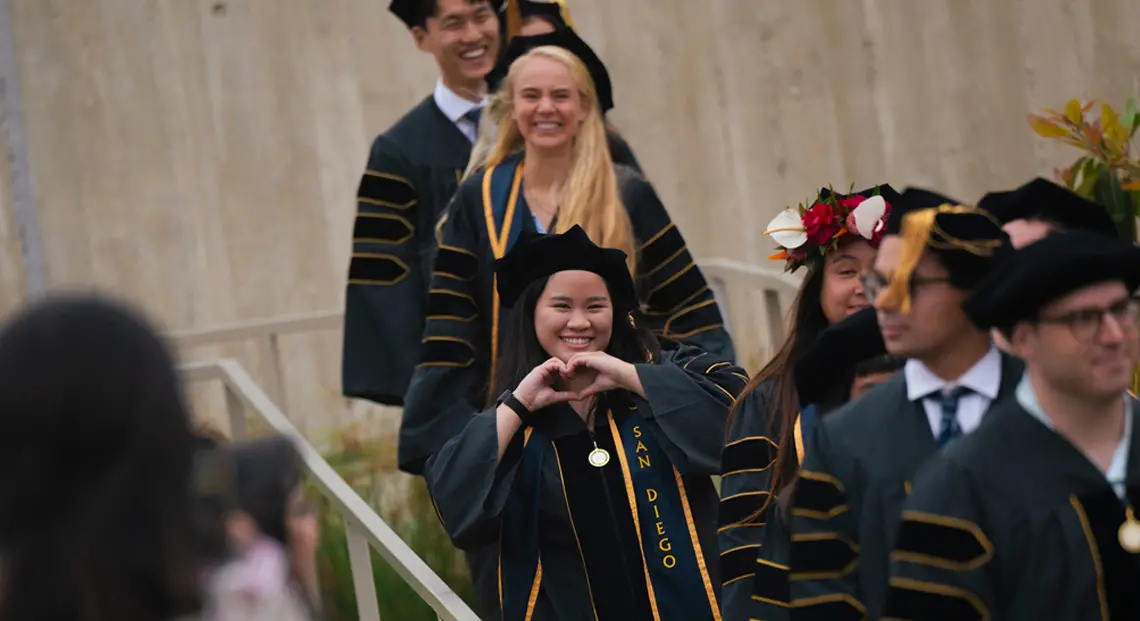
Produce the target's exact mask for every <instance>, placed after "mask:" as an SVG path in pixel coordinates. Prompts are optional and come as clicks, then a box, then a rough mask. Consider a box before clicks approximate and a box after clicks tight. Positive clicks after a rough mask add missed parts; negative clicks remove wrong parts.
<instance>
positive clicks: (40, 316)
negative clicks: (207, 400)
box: [0, 296, 213, 621]
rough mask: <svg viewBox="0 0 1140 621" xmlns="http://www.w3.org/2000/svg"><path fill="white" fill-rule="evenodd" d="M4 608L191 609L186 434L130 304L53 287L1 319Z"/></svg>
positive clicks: (51, 612) (49, 617) (4, 613)
mask: <svg viewBox="0 0 1140 621" xmlns="http://www.w3.org/2000/svg"><path fill="white" fill-rule="evenodd" d="M0 377H3V378H4V381H3V382H2V383H0V428H2V429H3V432H2V433H0V563H2V565H3V569H4V571H3V576H2V577H0V578H2V582H0V619H3V620H4V621H27V620H31V619H36V620H46V621H55V620H59V621H71V620H76V621H78V620H80V619H84V620H87V619H99V620H100V621H134V620H137V619H147V620H150V619H174V618H178V617H180V616H182V615H188V614H190V615H192V614H194V613H196V611H197V610H198V608H199V604H200V598H199V569H200V568H201V567H202V566H204V565H205V564H206V563H208V562H210V561H212V560H213V559H207V558H202V554H200V548H199V546H198V543H197V541H198V540H197V537H198V534H197V533H196V529H195V523H196V522H195V515H196V513H195V506H194V503H193V495H192V486H191V482H192V478H193V476H192V473H193V453H194V448H195V438H194V436H193V434H192V431H191V425H190V417H189V415H188V413H187V408H186V404H185V401H184V398H183V393H182V382H181V378H180V377H179V376H178V373H177V371H176V369H175V366H174V361H173V359H172V357H171V354H170V352H169V350H168V349H167V347H166V345H165V344H164V343H163V341H162V339H161V338H159V336H158V335H157V333H156V331H155V330H154V329H153V328H152V327H151V326H150V325H149V324H148V323H147V322H146V321H145V320H144V319H142V318H141V317H139V316H138V315H137V314H136V313H135V312H134V311H132V310H130V309H127V308H124V307H122V306H120V305H119V304H117V303H115V302H110V301H106V300H101V299H98V298H92V297H78V296H75V297H72V296H68V297H59V298H54V299H49V300H47V301H44V302H40V303H38V304H35V305H32V306H30V307H28V308H25V309H24V310H22V311H21V312H19V313H17V314H16V315H15V317H13V318H12V319H10V320H9V321H8V323H7V325H5V326H4V327H3V329H2V330H0Z"/></svg>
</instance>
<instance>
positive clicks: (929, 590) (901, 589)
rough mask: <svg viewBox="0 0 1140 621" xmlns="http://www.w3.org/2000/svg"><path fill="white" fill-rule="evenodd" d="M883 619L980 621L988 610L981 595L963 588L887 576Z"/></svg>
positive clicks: (985, 617)
mask: <svg viewBox="0 0 1140 621" xmlns="http://www.w3.org/2000/svg"><path fill="white" fill-rule="evenodd" d="M883 618H884V619H898V620H905V621H982V620H983V619H989V618H990V611H989V609H988V608H987V607H986V605H985V604H984V603H983V602H982V600H981V598H979V597H978V596H977V595H975V594H973V593H971V592H969V591H967V590H965V589H960V588H957V587H952V586H948V585H944V584H936V583H933V582H923V581H921V580H911V579H909V578H891V583H890V591H889V593H888V595H887V608H886V610H885V611H883Z"/></svg>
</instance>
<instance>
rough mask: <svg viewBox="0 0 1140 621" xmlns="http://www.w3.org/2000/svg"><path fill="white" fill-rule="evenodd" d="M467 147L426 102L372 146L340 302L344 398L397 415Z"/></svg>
mask: <svg viewBox="0 0 1140 621" xmlns="http://www.w3.org/2000/svg"><path fill="white" fill-rule="evenodd" d="M470 157H471V142H470V140H468V139H467V136H465V135H464V134H463V132H462V131H460V130H459V128H458V127H456V126H455V123H453V122H451V120H450V119H448V118H447V117H446V116H445V115H444V114H443V112H442V111H441V110H440V109H439V106H437V105H436V103H435V98H434V97H432V96H429V97H427V98H426V99H424V100H423V101H422V102H420V104H419V105H417V106H416V107H415V108H412V110H411V111H410V112H408V113H407V114H406V115H404V117H403V118H401V119H400V120H399V121H398V122H397V123H396V124H395V125H394V126H392V128H391V129H389V130H388V131H386V132H384V133H383V134H381V135H380V136H378V137H377V138H376V140H375V141H373V143H372V151H371V153H369V156H368V165H367V169H366V170H365V172H364V175H363V176H362V177H361V180H360V188H359V190H358V191H357V203H356V208H357V214H356V222H355V224H354V226H353V232H352V261H351V263H350V264H349V268H348V289H347V292H346V299H345V314H344V348H343V359H342V367H341V383H342V390H343V392H344V395H345V396H347V397H355V398H360V399H368V400H370V401H374V402H376V403H381V404H385V405H403V403H404V394H405V393H406V392H407V388H408V382H409V381H410V380H411V377H412V371H413V370H414V369H415V366H416V363H417V362H419V353H420V335H421V334H422V333H423V327H424V316H425V315H426V313H427V289H428V283H429V282H431V265H432V256H433V253H434V248H435V227H436V224H437V223H438V221H439V218H440V216H441V215H442V213H443V210H444V208H445V207H446V206H447V202H448V201H449V200H450V199H451V196H452V195H453V194H454V193H455V189H456V188H457V187H458V186H459V179H460V178H461V177H462V175H463V171H464V170H465V169H466V168H467V160H468V159H469V158H470Z"/></svg>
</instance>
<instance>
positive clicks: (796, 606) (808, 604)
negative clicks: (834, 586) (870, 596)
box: [789, 593, 867, 621]
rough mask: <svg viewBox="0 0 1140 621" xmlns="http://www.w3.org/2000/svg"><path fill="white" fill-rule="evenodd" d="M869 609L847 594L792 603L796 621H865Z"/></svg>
mask: <svg viewBox="0 0 1140 621" xmlns="http://www.w3.org/2000/svg"><path fill="white" fill-rule="evenodd" d="M866 616H867V609H866V607H865V606H863V604H862V602H860V601H859V600H857V599H855V598H854V597H852V596H850V595H848V594H846V593H828V594H827V595H820V596H818V597H809V598H806V599H797V600H794V601H792V610H791V616H790V617H789V618H791V619H793V620H794V621H863V619H865V618H866Z"/></svg>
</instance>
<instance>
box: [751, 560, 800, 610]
mask: <svg viewBox="0 0 1140 621" xmlns="http://www.w3.org/2000/svg"><path fill="white" fill-rule="evenodd" d="M755 572H756V576H755V578H754V579H753V581H752V584H753V592H752V599H754V600H757V601H760V602H764V603H766V604H773V605H775V606H784V607H786V606H788V604H789V602H790V601H791V598H792V596H791V592H790V591H791V589H789V588H788V568H787V566H785V565H778V564H776V563H773V562H772V561H769V560H765V559H762V558H758V559H756V567H755Z"/></svg>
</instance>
